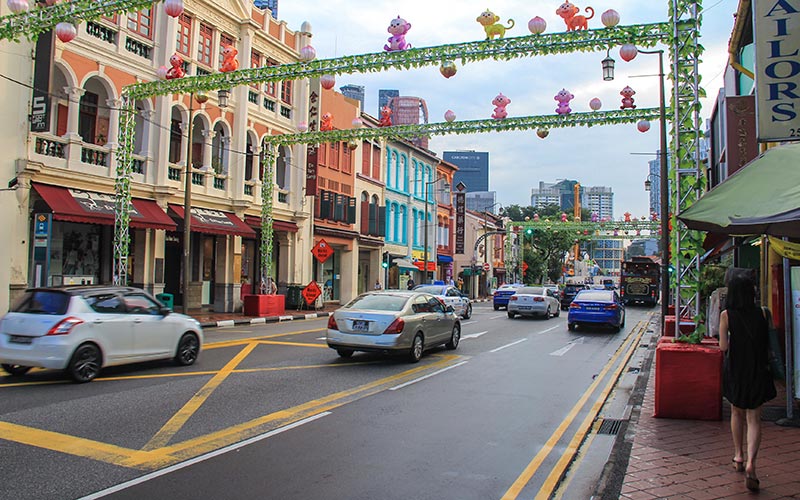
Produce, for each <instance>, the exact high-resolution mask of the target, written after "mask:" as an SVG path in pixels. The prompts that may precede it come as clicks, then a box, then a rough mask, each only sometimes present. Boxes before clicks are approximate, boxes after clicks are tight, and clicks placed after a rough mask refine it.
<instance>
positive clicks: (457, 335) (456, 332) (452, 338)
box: [444, 323, 461, 351]
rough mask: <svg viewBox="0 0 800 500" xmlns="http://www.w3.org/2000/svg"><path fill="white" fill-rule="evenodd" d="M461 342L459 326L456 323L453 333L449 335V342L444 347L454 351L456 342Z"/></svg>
mask: <svg viewBox="0 0 800 500" xmlns="http://www.w3.org/2000/svg"><path fill="white" fill-rule="evenodd" d="M460 340H461V325H459V324H458V323H456V324H455V325H453V333H451V334H450V342H448V343H446V344H445V345H444V346H445V347H447V348H448V349H450V350H451V351H452V350H455V349H456V348H457V347H458V342H459V341H460Z"/></svg>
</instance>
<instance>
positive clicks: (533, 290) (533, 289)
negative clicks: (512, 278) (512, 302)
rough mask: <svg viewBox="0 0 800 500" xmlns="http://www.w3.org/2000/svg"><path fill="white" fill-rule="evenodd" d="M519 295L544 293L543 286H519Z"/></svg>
mask: <svg viewBox="0 0 800 500" xmlns="http://www.w3.org/2000/svg"><path fill="white" fill-rule="evenodd" d="M517 295H542V287H540V286H525V287H522V288H517Z"/></svg>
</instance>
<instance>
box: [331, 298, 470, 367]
mask: <svg viewBox="0 0 800 500" xmlns="http://www.w3.org/2000/svg"><path fill="white" fill-rule="evenodd" d="M459 340H461V321H460V320H459V319H458V316H456V315H455V313H454V311H453V308H452V307H451V306H445V305H444V304H443V303H442V302H441V301H440V300H439V299H437V298H436V297H434V296H433V295H431V294H429V293H421V292H416V291H375V292H367V293H364V294H361V295H359V296H358V297H356V298H355V299H353V300H352V301H350V302H349V303H348V304H347V305H345V306H343V307H340V308H339V309H337V310H336V311H334V312H333V314H332V315H331V316H329V317H328V333H327V342H328V347H330V348H331V349H335V350H336V352H337V353H338V354H339V356H342V357H344V358H349V357H350V356H352V355H353V353H354V352H355V351H366V352H381V353H400V354H405V355H407V356H408V358H409V360H410V361H411V362H414V363H415V362H417V361H419V360H420V358H422V353H423V352H424V351H426V350H428V349H430V348H432V347H436V346H439V345H445V346H446V347H447V348H448V349H455V348H457V347H458V342H459Z"/></svg>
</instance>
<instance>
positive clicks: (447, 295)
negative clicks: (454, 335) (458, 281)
mask: <svg viewBox="0 0 800 500" xmlns="http://www.w3.org/2000/svg"><path fill="white" fill-rule="evenodd" d="M414 290H416V291H418V292H425V293H429V294H431V295H435V296H436V297H437V298H438V299H439V300H441V301H442V302H444V305H446V306H453V310H454V311H455V313H456V314H457V315H459V316H461V317H462V318H464V319H469V318H471V317H472V302H471V301H470V300H469V297H468V296H467V295H466V294H465V293H462V292H461V291H460V290H459V289H458V288H456V287H454V286H452V285H417V286H415V287H414Z"/></svg>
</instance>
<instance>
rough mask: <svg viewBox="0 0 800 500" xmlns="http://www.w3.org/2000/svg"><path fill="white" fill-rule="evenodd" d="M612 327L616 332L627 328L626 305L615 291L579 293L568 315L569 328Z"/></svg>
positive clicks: (584, 291)
mask: <svg viewBox="0 0 800 500" xmlns="http://www.w3.org/2000/svg"><path fill="white" fill-rule="evenodd" d="M587 325H594V326H610V327H611V328H613V329H614V331H615V332H619V331H620V330H621V329H622V328H624V327H625V305H624V304H623V303H622V299H621V298H620V296H619V294H618V293H617V292H616V291H614V290H582V291H581V292H578V295H576V296H575V299H574V300H573V301H572V304H570V306H569V314H567V328H568V329H569V330H570V331H572V330H575V328H576V327H578V326H587Z"/></svg>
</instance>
